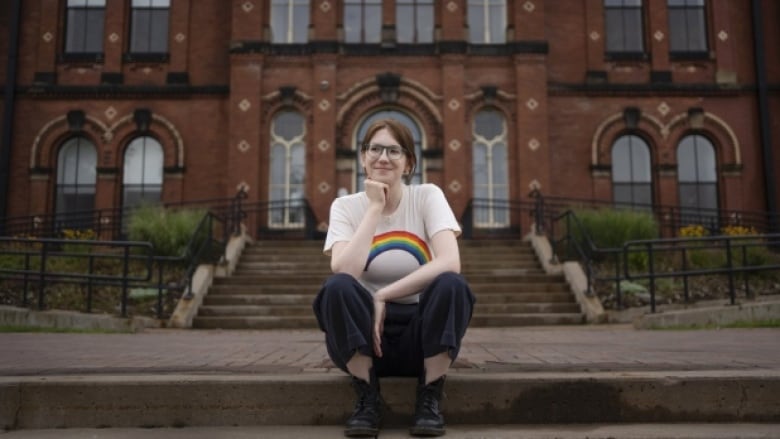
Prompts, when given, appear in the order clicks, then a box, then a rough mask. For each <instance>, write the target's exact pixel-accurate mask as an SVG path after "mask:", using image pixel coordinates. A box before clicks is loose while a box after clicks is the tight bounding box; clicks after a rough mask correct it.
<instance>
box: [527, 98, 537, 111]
mask: <svg viewBox="0 0 780 439" xmlns="http://www.w3.org/2000/svg"><path fill="white" fill-rule="evenodd" d="M525 106H526V107H528V109H529V110H531V111H534V110H536V109H537V108H539V102H537V101H536V99H534V98H531V99H529V100H527V101H525Z"/></svg>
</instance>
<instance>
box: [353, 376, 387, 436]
mask: <svg viewBox="0 0 780 439" xmlns="http://www.w3.org/2000/svg"><path fill="white" fill-rule="evenodd" d="M352 387H353V388H354V389H355V393H356V394H357V400H356V401H355V411H353V412H352V416H350V417H349V419H347V425H346V428H345V429H344V435H346V436H349V437H373V436H376V435H377V434H379V423H380V421H381V420H382V407H381V405H382V398H381V396H380V394H379V381H378V380H377V378H376V376H375V375H374V373H373V369H372V370H371V382H370V383H367V382H365V381H363V380H362V379H360V378H355V377H354V376H353V377H352Z"/></svg>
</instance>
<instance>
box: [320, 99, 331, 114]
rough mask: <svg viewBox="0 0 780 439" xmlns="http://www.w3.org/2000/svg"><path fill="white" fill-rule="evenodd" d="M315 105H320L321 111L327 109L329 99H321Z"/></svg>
mask: <svg viewBox="0 0 780 439" xmlns="http://www.w3.org/2000/svg"><path fill="white" fill-rule="evenodd" d="M317 106H318V107H320V110H322V111H328V108H330V101H328V100H327V99H323V100H321V101H320V103H319V105H317Z"/></svg>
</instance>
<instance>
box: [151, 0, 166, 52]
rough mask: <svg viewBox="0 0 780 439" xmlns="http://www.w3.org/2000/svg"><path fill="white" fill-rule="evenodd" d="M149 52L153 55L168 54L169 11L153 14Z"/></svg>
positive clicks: (157, 11) (159, 11) (158, 11)
mask: <svg viewBox="0 0 780 439" xmlns="http://www.w3.org/2000/svg"><path fill="white" fill-rule="evenodd" d="M150 38H151V41H150V44H149V51H150V52H152V53H166V52H168V10H167V9H164V10H155V11H153V12H152V28H151V31H150Z"/></svg>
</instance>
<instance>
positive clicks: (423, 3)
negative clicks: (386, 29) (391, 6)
mask: <svg viewBox="0 0 780 439" xmlns="http://www.w3.org/2000/svg"><path fill="white" fill-rule="evenodd" d="M435 3H436V2H435V0H396V3H395V23H396V25H395V28H396V41H397V42H398V43H399V44H432V43H433V42H434V41H435V39H436V9H435ZM402 8H409V9H410V10H411V15H412V26H411V29H412V38H411V39H410V40H408V41H407V40H403V41H402V40H401V39H400V38H399V37H400V36H401V32H400V31H399V28H398V23H400V22H401V21H402V20H401V19H402V18H403V17H401V10H402ZM428 9H430V17H431V22H430V23H425V24H429V25H430V29H431V31H430V38H427V36H425V37H422V38H421V34H422V30H423V29H424V28H425V27H424V24H421V18H420V17H421V15H423V14H422V11H423V10H428Z"/></svg>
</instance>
